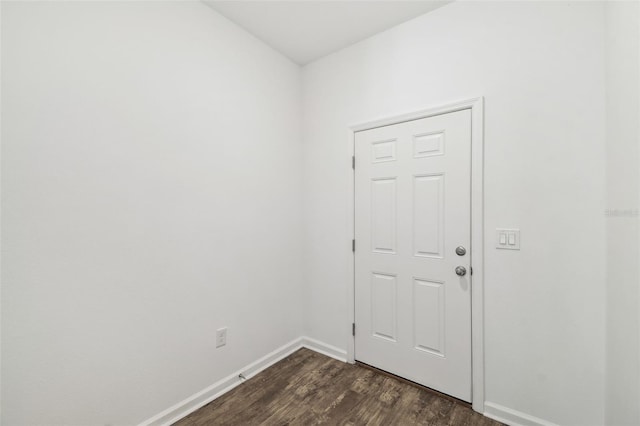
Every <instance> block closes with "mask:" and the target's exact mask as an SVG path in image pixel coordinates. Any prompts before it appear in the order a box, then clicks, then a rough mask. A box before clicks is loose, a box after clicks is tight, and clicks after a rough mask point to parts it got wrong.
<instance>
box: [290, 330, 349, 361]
mask: <svg viewBox="0 0 640 426" xmlns="http://www.w3.org/2000/svg"><path fill="white" fill-rule="evenodd" d="M301 340H302V346H303V347H305V348H307V349H311V350H312V351H315V352H319V353H321V354H323V355H326V356H329V357H331V358H335V359H337V360H338V361H342V362H347V351H344V350H342V349H340V348H336V347H335V346H331V345H328V344H326V343H324V342H321V341H319V340H316V339H312V338H311V337H304V336H303V337H301Z"/></svg>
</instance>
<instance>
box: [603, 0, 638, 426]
mask: <svg viewBox="0 0 640 426" xmlns="http://www.w3.org/2000/svg"><path fill="white" fill-rule="evenodd" d="M639 9H640V8H639V7H638V3H637V2H608V3H607V7H606V24H607V25H606V30H607V31H606V36H607V39H606V40H607V44H606V46H607V68H606V71H607V74H606V75H607V111H606V112H607V208H608V209H610V213H611V215H610V216H608V218H607V383H606V424H608V425H638V424H640V411H639V410H640V407H639V405H640V347H639V342H638V336H639V334H638V333H639V332H640V330H639V325H640V324H639V323H638V312H639V311H638V309H639V305H638V301H639V299H638V298H639V297H640V294H639V292H638V286H639V285H640V269H639V265H638V257H639V256H640V250H639V249H638V244H639V240H638V232H639V231H640V227H638V220H639V217H638V216H637V213H635V210H637V209H638V208H639V204H638V195H639V192H640V185H639V183H640V173H639V169H640V163H639V157H638V156H639V155H640V152H639V149H638V144H639V141H640V131H639V129H638V126H639V124H638V123H639V122H640V108H639V105H640V103H639V98H640V82H639V80H640V54H639V49H640V28H639V27H640V25H639V22H640V10H639Z"/></svg>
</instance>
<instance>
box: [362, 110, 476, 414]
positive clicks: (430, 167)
mask: <svg viewBox="0 0 640 426" xmlns="http://www.w3.org/2000/svg"><path fill="white" fill-rule="evenodd" d="M355 155H356V159H355V161H356V162H355V164H356V166H355V239H356V249H355V318H356V319H355V320H356V329H355V330H356V333H355V358H356V360H358V361H361V362H364V363H366V364H369V365H372V366H374V367H377V368H380V369H382V370H386V371H388V372H390V373H393V374H396V375H398V376H402V377H404V378H407V379H409V380H412V381H414V382H417V383H420V384H422V385H424V386H428V387H430V388H433V389H437V390H439V391H441V392H444V393H447V394H449V395H452V396H455V397H456V398H459V399H462V400H464V401H469V402H470V401H471V288H470V286H471V260H470V253H471V251H470V243H471V111H470V110H468V109H467V110H462V111H458V112H453V113H449V114H443V115H438V116H434V117H429V118H424V119H419V120H413V121H408V122H404V123H400V124H395V125H391V126H384V127H378V128H375V129H371V130H365V131H361V132H357V133H356V137H355ZM458 247H462V248H464V251H466V253H464V254H463V253H462V250H461V249H459V250H458V251H459V252H460V254H457V253H456V249H457V248H458ZM458 267H462V268H464V269H465V270H466V273H465V274H464V275H462V276H461V275H458V274H463V272H464V271H463V270H461V269H460V268H459V269H458V273H456V268H458Z"/></svg>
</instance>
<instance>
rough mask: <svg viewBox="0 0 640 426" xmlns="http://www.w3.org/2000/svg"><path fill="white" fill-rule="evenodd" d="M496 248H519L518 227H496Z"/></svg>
mask: <svg viewBox="0 0 640 426" xmlns="http://www.w3.org/2000/svg"><path fill="white" fill-rule="evenodd" d="M496 234H497V242H496V248H499V249H505V250H520V230H519V229H496Z"/></svg>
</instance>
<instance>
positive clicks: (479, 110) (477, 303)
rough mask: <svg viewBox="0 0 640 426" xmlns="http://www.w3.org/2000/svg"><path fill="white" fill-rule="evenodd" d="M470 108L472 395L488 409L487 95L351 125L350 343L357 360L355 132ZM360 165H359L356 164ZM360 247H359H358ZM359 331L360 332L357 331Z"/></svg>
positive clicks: (349, 352)
mask: <svg viewBox="0 0 640 426" xmlns="http://www.w3.org/2000/svg"><path fill="white" fill-rule="evenodd" d="M465 109H469V110H471V268H472V270H473V275H472V277H471V371H472V373H471V388H472V389H471V398H472V406H473V409H474V411H477V412H479V413H483V412H484V299H483V295H484V256H483V254H484V253H483V252H484V250H483V248H484V189H483V188H484V187H483V176H484V98H483V97H477V98H472V99H468V100H464V101H460V102H455V103H451V104H447V105H443V106H438V107H434V108H428V109H423V110H420V111H415V112H410V113H406V114H401V115H397V116H393V117H386V118H382V119H376V120H371V121H367V122H364V123H359V124H355V125H352V126H349V130H348V153H349V157H348V158H349V161H345V163H346V164H347V167H348V168H349V174H348V176H349V179H348V192H347V193H348V197H349V200H348V203H347V205H348V206H349V208H348V224H349V226H348V244H346V246H348V248H347V250H348V255H349V256H350V259H351V261H350V262H349V269H348V271H347V274H348V282H350V283H351V285H349V286H347V288H348V294H347V301H348V308H349V316H348V317H349V323H348V324H346V327H347V330H348V331H349V333H348V335H349V339H348V342H347V362H349V363H355V338H354V336H353V335H352V333H351V327H352V324H353V323H355V256H354V253H353V251H352V247H351V241H350V240H352V239H354V238H355V185H354V177H355V173H354V170H353V169H352V164H351V161H350V159H351V158H352V157H353V155H354V153H355V133H356V132H359V131H363V130H369V129H374V128H376V127H382V126H389V125H392V124H399V123H404V122H406V121H411V120H417V119H421V118H427V117H433V116H435V115H441V114H447V113H450V112H456V111H461V110H465ZM356 167H358V165H357V163H356ZM356 249H357V248H356ZM356 332H357V331H356Z"/></svg>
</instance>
